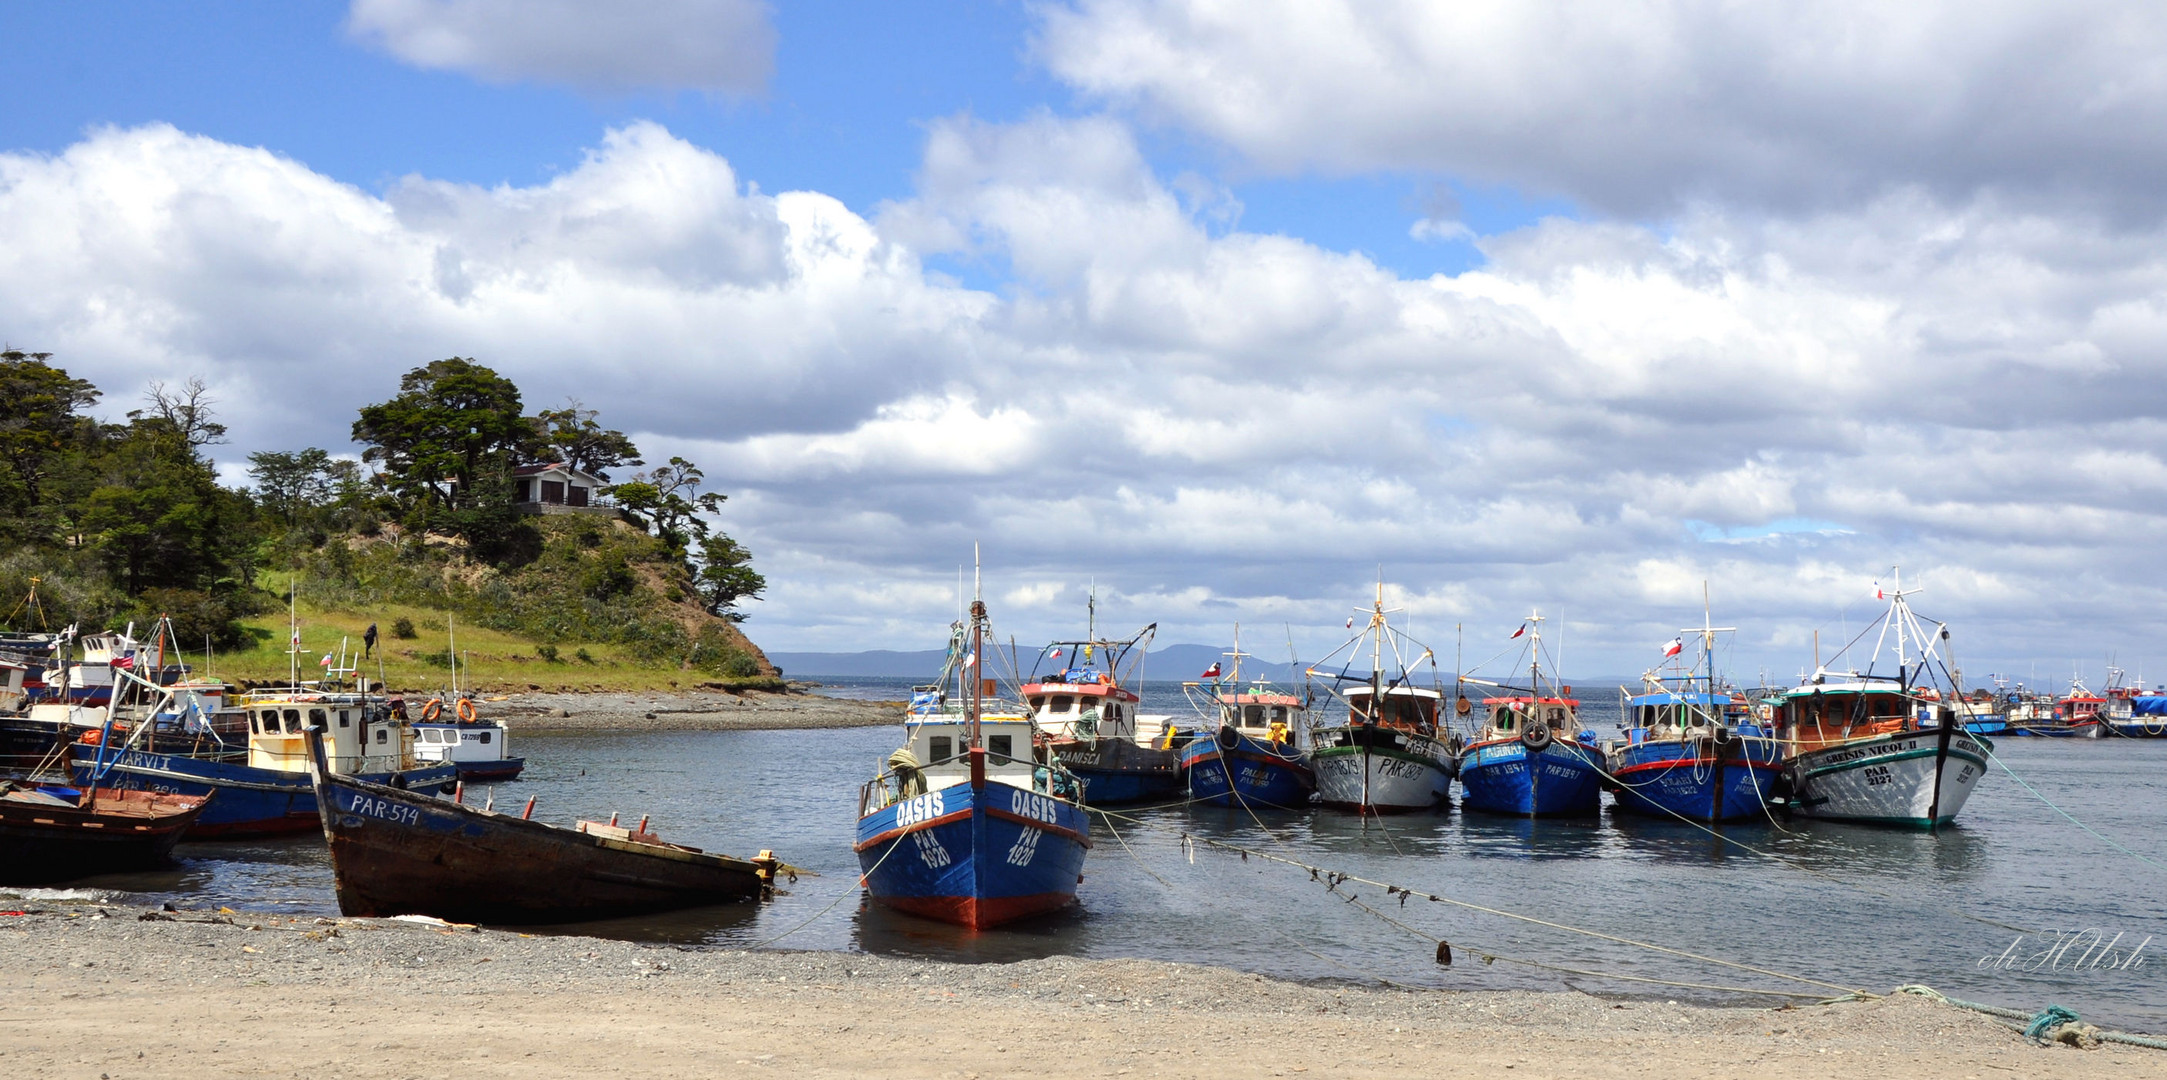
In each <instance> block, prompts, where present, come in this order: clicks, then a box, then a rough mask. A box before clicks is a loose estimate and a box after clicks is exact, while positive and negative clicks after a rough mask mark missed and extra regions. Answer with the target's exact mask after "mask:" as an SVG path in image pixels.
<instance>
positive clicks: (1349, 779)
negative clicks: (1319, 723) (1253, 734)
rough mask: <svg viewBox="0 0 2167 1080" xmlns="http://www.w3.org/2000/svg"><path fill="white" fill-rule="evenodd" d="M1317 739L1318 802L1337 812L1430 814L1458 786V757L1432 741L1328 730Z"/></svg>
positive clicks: (1402, 734)
mask: <svg viewBox="0 0 2167 1080" xmlns="http://www.w3.org/2000/svg"><path fill="white" fill-rule="evenodd" d="M1314 737H1315V740H1316V743H1317V745H1315V746H1313V747H1312V748H1311V750H1310V752H1309V764H1310V768H1311V769H1313V770H1315V772H1316V776H1317V801H1318V802H1319V803H1320V804H1322V805H1324V806H1328V807H1331V808H1333V809H1335V810H1352V811H1355V812H1356V813H1371V814H1404V813H1412V812H1415V811H1420V810H1429V809H1433V808H1435V807H1436V806H1438V805H1440V804H1442V803H1443V802H1444V801H1445V796H1446V793H1447V792H1448V791H1449V790H1450V788H1451V786H1452V776H1453V773H1454V772H1455V771H1456V769H1455V764H1454V762H1453V760H1452V755H1451V754H1450V753H1449V752H1448V751H1446V750H1445V748H1444V746H1443V745H1442V744H1440V743H1438V742H1437V741H1436V740H1435V739H1431V738H1428V737H1427V736H1423V735H1418V734H1415V733H1412V732H1406V731H1397V730H1392V729H1386V728H1363V727H1360V726H1352V727H1339V728H1326V729H1323V730H1321V731H1319V732H1317V733H1316V735H1315V736H1314Z"/></svg>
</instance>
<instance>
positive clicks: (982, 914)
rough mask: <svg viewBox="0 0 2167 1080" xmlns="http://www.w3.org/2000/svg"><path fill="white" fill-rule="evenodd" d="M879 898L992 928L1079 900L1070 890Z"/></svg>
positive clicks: (969, 925)
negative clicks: (1021, 893) (1025, 894)
mask: <svg viewBox="0 0 2167 1080" xmlns="http://www.w3.org/2000/svg"><path fill="white" fill-rule="evenodd" d="M876 899H878V900H879V901H880V902H881V903H883V904H886V905H887V906H889V907H892V908H894V909H896V910H897V911H901V912H905V913H908V914H911V915H916V916H919V917H921V918H926V919H938V920H939V921H941V922H944V923H954V924H955V925H957V926H961V927H964V928H966V929H970V930H986V929H990V928H992V927H996V926H999V925H1001V924H1002V923H1005V922H1014V921H1015V920H1017V919H1021V918H1025V917H1027V916H1031V915H1039V914H1043V913H1045V912H1048V911H1058V910H1060V909H1061V908H1065V907H1067V906H1069V905H1070V904H1073V903H1075V902H1076V897H1075V896H1074V895H1073V894H1071V893H1034V894H1032V895H1030V896H997V897H987V898H984V899H980V898H978V897H975V896H882V897H877V898H876Z"/></svg>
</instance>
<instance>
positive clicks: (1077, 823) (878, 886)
mask: <svg viewBox="0 0 2167 1080" xmlns="http://www.w3.org/2000/svg"><path fill="white" fill-rule="evenodd" d="M1090 830H1091V823H1090V817H1089V815H1087V814H1086V813H1085V811H1084V809H1083V808H1082V807H1081V806H1078V805H1076V804H1075V803H1071V802H1068V801H1066V800H1063V799H1056V798H1052V797H1050V796H1046V795H1040V794H1037V793H1035V792H1030V791H1025V790H1023V789H1021V788H1017V787H1012V786H1010V785H1008V784H1004V783H1001V782H999V781H997V780H987V781H984V786H983V787H981V788H976V789H974V788H973V787H972V786H971V785H970V784H968V783H965V784H955V785H951V786H949V787H943V788H935V789H934V790H932V791H929V792H926V793H924V794H922V795H913V796H910V797H908V798H905V799H902V800H899V801H897V802H895V803H892V804H890V805H888V806H884V807H880V808H879V809H876V810H873V811H872V812H870V813H867V814H865V815H863V816H861V817H860V818H859V819H858V841H857V844H856V850H857V853H858V866H859V868H860V869H861V870H862V871H863V874H864V882H865V888H866V891H867V892H868V893H869V894H871V896H872V897H873V900H874V901H875V902H876V903H879V904H881V905H883V906H886V907H890V908H894V909H895V910H897V911H902V912H907V913H909V914H912V915H917V916H921V917H923V918H928V919H937V920H939V921H941V922H947V923H954V924H956V925H958V926H962V927H964V928H966V929H970V930H984V929H988V928H990V927H995V926H999V925H1001V924H1003V923H1007V922H1013V921H1015V920H1017V919H1021V918H1025V917H1028V916H1032V915H1040V914H1044V913H1046V912H1049V911H1055V910H1059V909H1060V908H1064V907H1067V906H1068V905H1070V904H1073V903H1075V902H1076V886H1077V885H1078V884H1079V883H1081V882H1082V881H1083V862H1084V853H1085V852H1086V851H1088V850H1090V848H1091V832H1090Z"/></svg>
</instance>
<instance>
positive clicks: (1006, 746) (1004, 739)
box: [986, 735, 1015, 758]
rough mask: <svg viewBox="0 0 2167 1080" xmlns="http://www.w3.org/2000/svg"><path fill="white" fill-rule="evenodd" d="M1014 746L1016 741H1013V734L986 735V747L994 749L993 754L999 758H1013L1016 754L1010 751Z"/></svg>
mask: <svg viewBox="0 0 2167 1080" xmlns="http://www.w3.org/2000/svg"><path fill="white" fill-rule="evenodd" d="M1014 746H1015V743H1014V742H1013V741H1012V737H1011V736H1008V735H988V736H986V749H988V750H991V751H993V756H994V757H997V758H1012V757H1014V756H1015V755H1014V754H1013V753H1011V752H1010V751H1011V748H1013V747H1014Z"/></svg>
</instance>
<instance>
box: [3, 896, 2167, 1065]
mask: <svg viewBox="0 0 2167 1080" xmlns="http://www.w3.org/2000/svg"><path fill="white" fill-rule="evenodd" d="M27 907H28V908H30V909H31V913H30V914H25V915H10V916H5V917H0V957H5V958H6V961H7V963H6V969H7V971H8V973H9V982H10V987H11V991H12V992H11V993H9V994H7V995H4V996H0V1075H6V1076H8V1077H12V1078H21V1080H31V1078H43V1077H56V1078H57V1077H80V1078H89V1077H99V1078H101V1080H123V1078H127V1080H133V1078H136V1077H234V1076H241V1077H254V1076H306V1077H311V1078H322V1077H367V1078H374V1077H457V1078H461V1080H466V1078H487V1077H520V1078H530V1077H554V1076H618V1075H639V1076H664V1077H674V1076H688V1077H689V1076H702V1077H706V1076H718V1075H744V1074H746V1073H750V1072H760V1073H765V1072H769V1071H772V1072H773V1073H775V1074H778V1075H796V1076H819V1077H830V1076H833V1077H843V1076H879V1077H891V1076H893V1077H929V1078H930V1077H955V1078H963V1080H973V1078H979V1077H984V1078H992V1077H1008V1076H1021V1077H1058V1078H1068V1077H1121V1076H1138V1077H1159V1076H1166V1077H1205V1078H1217V1077H1267V1076H1302V1075H1312V1076H1329V1077H1405V1076H1418V1075H1419V1076H1478V1075H1479V1076H1483V1077H1486V1078H1495V1077H1500V1076H1515V1077H1518V1076H1527V1077H1548V1076H1560V1077H1562V1076H1572V1077H1644V1076H1650V1075H1654V1076H1663V1077H1687V1078H1698V1077H1731V1076H1740V1075H1753V1076H1756V1077H1768V1078H1792V1077H1796V1078H1800V1080H1808V1078H1810V1080H1828V1078H1829V1077H1841V1076H1867V1075H1877V1076H1887V1077H1904V1078H1909V1077H1949V1078H1952V1080H1979V1078H1984V1077H2008V1076H2024V1077H2064V1076H2066V1077H2120V1076H2132V1077H2134V1076H2145V1077H2153V1076H2159V1075H2161V1074H2162V1072H2163V1071H2167V1053H2162V1052H2156V1051H2149V1050H2143V1049H2137V1048H2131V1047H2122V1046H2106V1047H2101V1048H2097V1049H2077V1048H2071V1047H2063V1046H2055V1047H2041V1046H2036V1045H2033V1044H2031V1043H2030V1042H2028V1041H2026V1040H2025V1039H2023V1038H2022V1037H2021V1036H2020V1035H2018V1034H2017V1033H2015V1032H2013V1031H2011V1030H2009V1029H2008V1028H2005V1027H2002V1026H2000V1025H1998V1024H1996V1023H1994V1022H1993V1021H1990V1020H1988V1019H1987V1018H1985V1017H1982V1016H1979V1015H1977V1014H1974V1013H1969V1012H1964V1011H1961V1010H1958V1009H1955V1008H1952V1007H1949V1006H1946V1005H1940V1004H1936V1003H1934V1002H1931V1001H1928V1000H1925V999H1922V998H1916V997H1910V996H1894V997H1889V998H1885V999H1882V1000H1878V1001H1869V1002H1851V1003H1845V1004H1839V1005H1829V1006H1800V1007H1795V1008H1789V1009H1774V1010H1772V1009H1749V1008H1702V1007H1694V1006H1686V1005H1675V1004H1669V1003H1666V1002H1663V1001H1651V1000H1619V999H1607V998H1599V997H1593V996H1589V995H1585V994H1578V993H1531V992H1508V993H1497V992H1466V993H1452V992H1439V991H1405V990H1390V989H1367V988H1358V987H1333V986H1317V985H1304V984H1296V983H1288V982H1280V981H1276V980H1271V979H1266V978H1263V977H1261V976H1257V975H1248V974H1243V973H1240V972H1235V971H1228V970H1224V969H1217V968H1205V967H1196V966H1190V965H1180V964H1167V963H1159V962H1155V961H1122V960H1115V961H1104V960H1099V961H1086V960H1076V959H1070V958H1053V959H1047V960H1034V961H1029V962H1024V963H1015V964H944V963H936V962H928V961H916V960H896V959H887V958H882V957H877V956H868V955H864V954H855V953H808V952H783V951H754V952H742V951H720V950H700V949H690V948H684V947H677V946H656V945H641V944H631V943H625V942H615V941H602V940H597V939H593V938H583V937H567V936H548V935H534V936H529V935H525V934H519V933H512V932H505V931H494V930H475V929H472V928H455V927H444V926H431V925H423V924H415V923H409V922H401V921H389V920H371V919H340V920H333V919H306V918H300V919H290V918H285V917H281V916H270V915H261V914H247V913H239V914H219V913H216V912H185V911H184V912H174V913H160V912H151V911H146V910H142V909H132V908H122V907H113V906H105V907H99V906H96V905H92V904H88V903H81V902H47V903H39V904H30V905H27Z"/></svg>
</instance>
